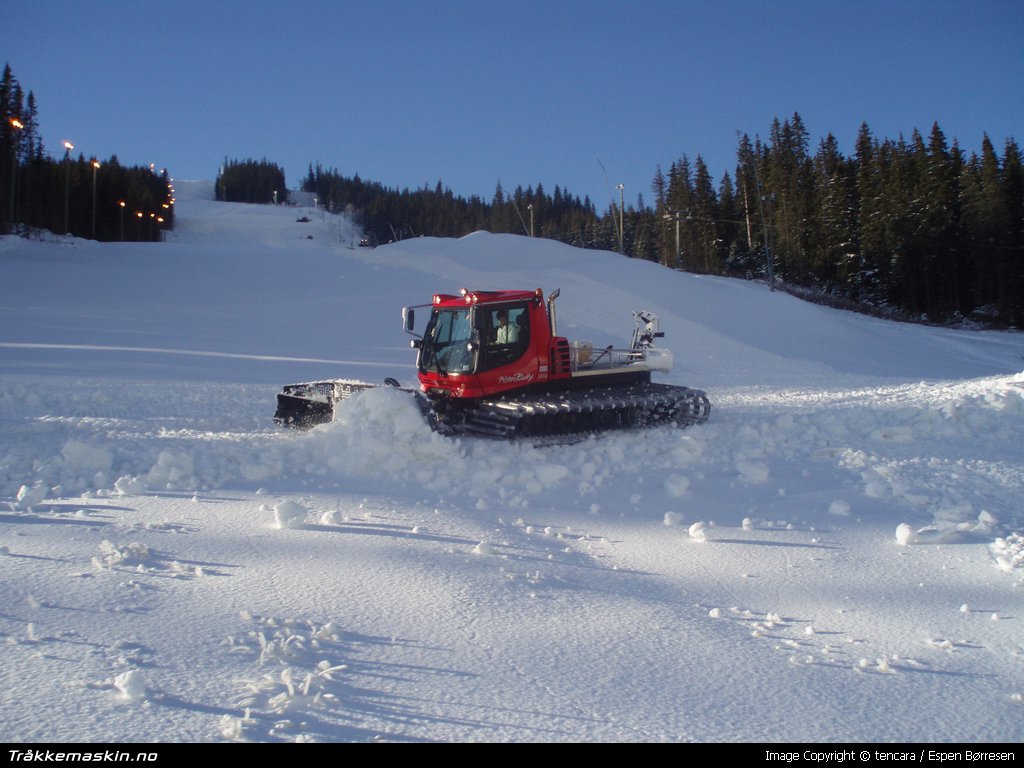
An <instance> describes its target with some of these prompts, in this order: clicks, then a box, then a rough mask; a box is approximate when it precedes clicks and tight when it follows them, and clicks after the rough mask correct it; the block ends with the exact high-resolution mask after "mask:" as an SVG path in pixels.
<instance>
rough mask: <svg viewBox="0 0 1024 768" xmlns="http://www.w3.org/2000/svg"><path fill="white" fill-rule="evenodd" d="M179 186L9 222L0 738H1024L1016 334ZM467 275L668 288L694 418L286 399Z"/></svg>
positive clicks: (576, 298)
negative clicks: (31, 237) (480, 427)
mask: <svg viewBox="0 0 1024 768" xmlns="http://www.w3.org/2000/svg"><path fill="white" fill-rule="evenodd" d="M177 187H178V188H177V195H178V201H179V205H178V211H177V217H178V226H177V230H176V231H175V232H174V233H172V234H171V235H170V236H169V237H168V240H167V242H165V243H159V244H135V243H125V244H120V243H115V244H96V243H92V242H86V241H81V240H63V239H56V238H52V239H50V240H49V241H47V242H38V241H33V242H26V241H24V240H21V239H15V238H5V239H0V281H2V284H3V286H4V290H3V293H2V295H0V434H2V440H0V553H2V554H0V569H2V574H3V578H2V580H0V639H2V642H3V647H4V651H3V654H2V656H0V686H2V688H3V690H4V691H5V693H4V696H3V697H0V738H2V739H3V740H4V741H6V742H42V741H64V742H99V741H111V742H127V741H158V742H180V741H192V742H212V741H229V740H241V741H278V740H285V741H294V740H307V741H369V740H384V741H443V742H452V741H588V742H590V741H635V742H640V741H698V742H761V741H773V742H782V741H791V742H795V741H840V740H841V741H861V742H899V741H913V742H969V743H979V742H1020V741H1021V740H1022V739H1024V600H1022V598H1024V589H1022V586H1024V540H1022V537H1021V533H1022V532H1024V501H1022V499H1024V439H1022V437H1024V373H1022V371H1024V335H1022V334H1020V333H999V332H977V331H954V330H943V329H935V328H925V327H917V326H906V325H898V324H893V323H889V322H884V321H880V320H875V319H871V318H866V317H861V316H856V315H852V314H848V313H843V312H838V311H835V310H830V309H826V308H822V307H818V306H813V305H810V304H806V303H803V302H801V301H799V300H797V299H795V298H793V297H790V296H788V295H785V294H783V293H777V292H776V293H772V292H769V291H768V290H767V288H766V287H764V286H762V285H758V284H752V283H745V282H738V281H735V280H729V279H721V278H713V277H699V276H694V275H687V274H681V273H676V272H672V271H669V270H666V269H664V268H661V267H658V266H656V265H653V264H649V263H644V262H638V261H632V260H628V259H624V258H622V257H620V256H618V255H616V254H612V253H598V252H591V251H580V250H575V249H572V248H569V247H567V246H563V245H560V244H557V243H553V242H550V241H546V240H539V239H537V240H531V239H527V238H523V237H516V236H507V235H501V236H495V235H488V234H484V233H477V234H474V235H471V236H468V237H465V238H462V239H459V240H439V239H430V238H421V239H416V240H409V241H405V242H402V243H397V244H393V245H388V246H383V247H379V248H376V249H372V250H370V249H360V248H353V247H352V244H353V242H358V237H357V233H355V232H354V231H353V230H352V228H351V227H350V226H349V225H348V224H347V223H346V222H345V221H344V220H341V219H338V218H333V217H330V216H326V215H324V214H323V213H322V212H319V211H311V210H310V209H308V208H287V207H270V206H264V207H258V206H245V205H235V204H224V203H216V202H213V201H211V200H210V199H209V198H210V197H211V189H210V185H209V184H205V183H201V182H189V183H179V184H178V185H177ZM303 215H307V216H309V217H310V218H311V219H312V221H310V222H300V221H297V219H298V218H299V217H301V216H303ZM463 286H465V287H468V288H473V289H501V288H523V289H532V288H538V287H539V288H543V289H544V290H545V291H546V292H547V291H550V290H554V289H555V288H561V292H562V297H561V299H560V300H559V329H560V331H561V332H562V333H563V334H564V335H567V336H569V337H570V338H572V339H587V340H591V341H594V342H595V343H599V344H602V345H604V344H609V343H614V344H616V345H620V344H625V343H626V341H627V340H628V337H629V333H630V331H631V323H632V320H631V312H632V311H633V310H634V309H647V310H650V311H653V312H655V313H656V314H658V316H659V317H660V319H661V327H662V329H663V330H664V331H665V332H666V339H665V345H666V346H668V347H669V348H671V349H672V350H673V352H674V354H675V360H676V368H675V370H673V372H672V373H670V374H666V375H665V376H663V377H662V378H661V379H660V380H662V381H666V382H669V383H679V384H685V385H688V386H693V387H697V388H701V389H705V390H706V391H707V393H708V396H709V398H710V400H711V402H712V415H711V419H710V421H709V422H708V423H707V424H705V425H702V426H699V427H692V428H690V429H687V430H677V429H673V428H660V429H655V430H649V431H644V432H628V433H627V432H622V433H614V434H606V435H603V436H598V437H592V438H588V439H586V440H584V441H583V442H580V443H577V444H575V445H549V446H545V447H535V446H534V445H532V444H529V443H497V442H492V441H486V440H476V439H463V440H449V439H445V438H441V437H439V436H437V435H435V434H433V433H431V432H430V431H429V429H428V428H427V426H426V425H425V424H424V423H423V421H422V418H421V417H420V416H419V414H418V412H417V411H416V409H415V408H414V407H413V405H412V404H411V402H410V398H408V396H406V395H403V394H402V393H400V392H397V391H395V390H387V389H382V390H374V391H370V392H367V393H364V394H363V395H361V396H359V397H355V398H353V399H351V400H349V401H346V402H345V403H344V405H343V408H342V409H341V412H340V413H339V417H338V420H337V421H336V422H335V423H333V424H329V425H325V426H322V427H318V428H316V429H313V430H311V431H307V432H293V431H287V430H281V429H278V428H276V427H275V426H274V425H273V423H272V418H271V417H272V414H273V411H274V405H275V403H274V400H275V395H276V393H277V391H278V390H279V389H280V387H281V385H283V384H286V383H292V382H296V381H304V380H309V379H314V378H327V377H352V378H363V379H367V380H382V379H383V378H384V377H386V376H393V377H396V378H398V379H399V380H400V381H402V382H403V383H406V384H411V383H413V382H414V379H415V377H414V371H413V369H412V362H413V357H412V355H413V353H412V351H411V350H410V349H409V347H408V337H407V336H406V335H405V334H404V332H403V331H402V329H401V321H400V315H399V309H400V308H401V306H402V305H406V304H421V303H424V302H427V301H429V298H430V296H431V294H433V293H435V292H455V291H457V290H458V289H459V288H460V287H463Z"/></svg>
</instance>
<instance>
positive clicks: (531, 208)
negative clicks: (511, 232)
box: [526, 203, 533, 237]
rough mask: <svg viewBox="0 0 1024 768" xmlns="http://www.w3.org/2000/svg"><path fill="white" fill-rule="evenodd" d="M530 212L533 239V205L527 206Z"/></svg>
mask: <svg viewBox="0 0 1024 768" xmlns="http://www.w3.org/2000/svg"><path fill="white" fill-rule="evenodd" d="M526 207H527V208H528V209H529V211H530V237H533V203H530V204H529V205H528V206H526Z"/></svg>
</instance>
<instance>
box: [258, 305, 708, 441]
mask: <svg viewBox="0 0 1024 768" xmlns="http://www.w3.org/2000/svg"><path fill="white" fill-rule="evenodd" d="M558 295H559V291H558V290H556V291H554V292H553V293H551V294H550V295H549V296H548V298H547V300H546V301H545V300H544V294H543V292H542V291H541V289H540V288H538V289H536V290H534V291H469V290H465V289H463V290H462V291H461V292H460V294H459V295H451V294H435V295H434V297H433V301H432V302H431V303H430V304H422V305H418V306H412V307H403V309H402V318H403V324H404V326H405V330H406V332H407V333H409V334H411V335H412V336H414V337H415V338H414V339H413V340H412V344H411V345H412V347H413V348H414V349H416V350H417V355H416V371H417V377H418V378H419V389H418V390H413V389H409V390H406V391H408V392H410V394H412V395H413V396H415V397H416V399H417V401H418V402H419V404H420V407H421V409H422V410H423V412H424V414H425V415H426V416H427V418H428V420H429V422H430V424H431V426H432V427H433V429H434V430H436V431H438V432H440V433H442V434H448V435H484V436H491V437H498V438H510V437H518V436H546V435H562V434H579V433H586V432H598V431H604V430H609V429H619V428H626V427H648V426H655V425H661V424H675V425H677V426H688V425H691V424H700V423H703V422H705V421H707V419H708V416H709V415H710V412H711V405H710V403H709V402H708V398H707V396H706V395H705V393H704V392H702V391H700V390H696V389H690V388H688V387H682V386H675V385H669V384H658V383H654V382H652V381H651V373H652V372H654V371H659V372H666V371H669V370H671V367H672V353H671V352H669V351H668V350H666V349H661V348H659V347H656V346H655V340H656V339H658V338H661V337H663V336H664V333H662V332H661V331H660V330H659V328H658V318H657V317H656V316H655V315H653V314H651V313H649V312H642V311H638V312H634V313H633V317H634V330H633V340H632V343H631V345H630V347H629V349H614V348H613V347H611V346H608V347H603V348H600V347H595V346H594V345H593V344H591V343H590V342H583V341H572V342H570V341H569V340H568V339H566V338H564V337H561V336H559V335H558V332H557V327H556V323H555V300H556V299H557V298H558ZM423 309H429V319H428V320H427V323H426V327H425V328H424V330H423V332H422V335H421V334H420V333H417V331H416V330H415V319H416V310H423ZM384 384H385V386H393V387H399V388H401V387H400V385H399V383H398V382H397V381H395V380H394V379H387V380H385V383H384ZM377 386H380V385H377V384H371V383H368V382H362V381H351V380H346V379H334V380H326V381H314V382H307V383H303V384H290V385H288V386H285V387H284V388H283V390H282V391H281V393H280V394H278V396H277V412H276V413H275V415H274V421H275V422H277V423H278V424H283V425H288V426H297V427H311V426H315V425H317V424H323V423H327V422H330V421H332V420H333V419H334V408H335V405H336V404H337V403H338V402H339V401H341V400H343V399H345V398H346V397H348V396H350V395H352V394H353V393H355V392H358V391H360V390H364V389H368V388H372V387H377Z"/></svg>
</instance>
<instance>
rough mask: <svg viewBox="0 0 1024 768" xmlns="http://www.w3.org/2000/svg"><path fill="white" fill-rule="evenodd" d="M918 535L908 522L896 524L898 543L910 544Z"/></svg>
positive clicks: (902, 544) (902, 545)
mask: <svg viewBox="0 0 1024 768" xmlns="http://www.w3.org/2000/svg"><path fill="white" fill-rule="evenodd" d="M915 539H916V536H915V534H914V529H913V528H911V527H910V526H909V525H907V524H906V523H900V524H899V525H897V526H896V543H897V544H899V545H900V546H901V547H905V546H907V545H908V544H913V543H914V540H915Z"/></svg>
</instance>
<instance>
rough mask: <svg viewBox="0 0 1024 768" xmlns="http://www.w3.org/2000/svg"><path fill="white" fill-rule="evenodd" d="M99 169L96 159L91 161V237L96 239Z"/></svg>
mask: <svg viewBox="0 0 1024 768" xmlns="http://www.w3.org/2000/svg"><path fill="white" fill-rule="evenodd" d="M99 169H100V164H99V161H98V160H93V161H92V239H93V240H95V239H96V172H97V171H98V170H99Z"/></svg>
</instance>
